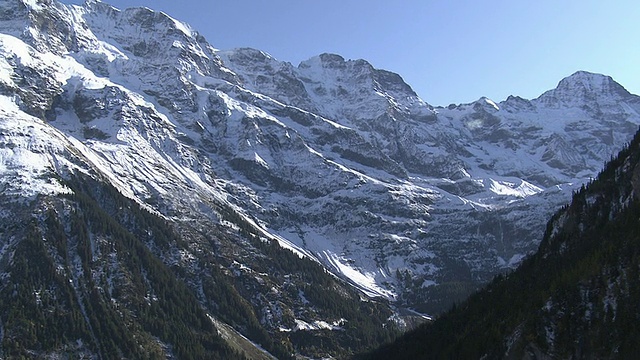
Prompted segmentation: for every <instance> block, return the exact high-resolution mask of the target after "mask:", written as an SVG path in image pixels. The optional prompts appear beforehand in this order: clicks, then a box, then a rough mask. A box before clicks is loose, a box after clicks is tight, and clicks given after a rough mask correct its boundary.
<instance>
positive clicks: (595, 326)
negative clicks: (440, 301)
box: [362, 135, 640, 359]
mask: <svg viewBox="0 0 640 360" xmlns="http://www.w3.org/2000/svg"><path fill="white" fill-rule="evenodd" d="M639 175H640V135H637V136H636V138H635V139H634V140H633V141H632V142H631V144H630V145H629V146H628V147H626V148H625V149H624V150H623V151H622V152H621V153H620V155H619V156H618V157H617V158H615V159H613V160H612V161H611V162H610V163H609V164H607V165H606V167H605V169H604V170H603V172H602V173H601V174H600V176H599V177H598V178H597V179H596V180H595V181H593V182H592V183H590V184H589V185H588V186H584V187H583V188H582V189H581V190H580V191H579V192H577V193H576V194H574V197H573V200H572V203H571V205H569V206H567V207H565V208H563V209H562V210H561V211H560V212H558V213H557V214H556V215H555V216H554V217H553V218H552V219H551V221H550V222H549V225H548V227H547V231H546V233H545V237H544V240H543V241H542V243H541V245H540V248H539V250H538V252H537V253H536V254H535V255H533V256H532V257H530V258H529V259H527V260H525V261H524V262H523V264H522V265H521V266H520V267H519V268H518V269H517V270H516V271H514V272H513V273H511V274H508V275H506V276H499V277H497V278H496V279H495V280H494V281H493V282H492V283H491V284H489V285H488V286H487V287H486V288H485V289H484V290H482V291H479V292H477V293H475V294H473V295H472V296H471V297H470V298H469V299H468V300H466V301H465V302H463V303H461V304H460V305H458V306H456V307H454V308H453V309H451V310H450V311H449V312H447V313H445V314H444V315H442V316H441V317H440V318H439V319H437V320H436V321H435V322H434V323H432V324H429V325H426V326H423V327H421V328H419V329H418V330H416V331H413V332H411V333H408V334H406V335H404V336H402V337H401V338H399V339H397V340H396V341H395V342H394V343H392V344H389V345H386V346H384V347H382V348H380V349H379V350H377V351H376V352H374V353H371V354H368V355H366V356H362V358H369V359H388V358H394V359H451V358H459V359H478V358H488V359H494V358H523V357H524V356H525V354H527V356H530V354H538V355H537V356H542V355H546V356H551V357H554V358H616V359H628V358H634V357H635V356H637V354H639V353H640V342H639V341H638V339H640V325H639V324H640V306H639V305H638V304H640V218H639V217H638V214H640V201H639V196H638V195H640V193H639V192H638V190H640V176H639Z"/></svg>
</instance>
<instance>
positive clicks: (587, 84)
mask: <svg viewBox="0 0 640 360" xmlns="http://www.w3.org/2000/svg"><path fill="white" fill-rule="evenodd" d="M629 96H631V94H630V93H629V92H628V91H627V90H626V89H625V88H624V87H623V86H622V85H620V84H618V83H617V82H616V81H615V80H613V79H612V78H611V77H610V76H607V75H602V74H597V73H591V72H588V71H577V72H575V73H573V74H572V75H570V76H568V77H566V78H564V79H562V80H560V82H559V83H558V86H556V88H555V89H553V90H549V91H547V92H545V93H544V94H542V95H541V96H540V97H539V98H538V100H541V101H542V102H545V103H557V102H562V103H568V102H572V103H573V102H584V101H588V102H594V101H596V102H600V101H601V100H600V99H607V98H611V99H623V98H626V97H629Z"/></svg>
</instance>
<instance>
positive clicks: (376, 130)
mask: <svg viewBox="0 0 640 360" xmlns="http://www.w3.org/2000/svg"><path fill="white" fill-rule="evenodd" d="M0 10H1V11H0V17H1V19H0V20H1V21H0V30H1V34H0V54H1V56H0V173H1V174H2V176H1V177H0V188H2V196H3V200H4V202H3V205H2V208H1V211H0V214H2V215H1V224H0V225H1V226H2V227H1V229H2V231H4V233H3V236H2V241H3V243H2V244H0V249H2V250H1V252H0V254H1V256H2V259H1V260H0V265H1V266H2V268H1V269H0V270H1V271H3V274H9V275H7V276H9V277H11V276H15V277H16V279H28V284H27V285H28V286H27V287H25V288H24V289H22V290H21V291H22V292H20V294H21V295H20V296H24V299H23V298H22V297H20V301H17V300H16V299H14V298H11V299H9V298H10V297H11V294H13V293H12V290H11V286H13V285H10V283H9V282H3V283H2V285H1V286H2V289H0V290H2V291H3V294H5V295H6V296H8V297H9V298H7V299H9V300H7V299H5V301H6V302H4V303H3V304H12V305H10V306H13V307H14V308H16V309H17V308H19V307H20V306H23V305H24V306H26V305H25V304H27V303H26V302H23V300H24V301H31V302H29V303H28V304H29V306H31V308H30V309H33V314H37V316H43V319H44V320H42V322H40V323H39V324H45V323H46V321H48V320H46V316H45V314H49V312H48V311H49V310H50V309H53V310H56V311H58V313H60V314H63V313H64V314H73V315H72V317H74V319H78V321H79V322H77V323H76V325H74V326H76V328H74V329H75V330H73V331H76V330H77V331H78V332H77V333H76V332H67V333H64V334H63V335H61V336H60V337H59V338H56V339H53V340H52V342H51V343H50V344H48V345H47V346H46V349H43V350H42V351H41V354H42V356H45V355H46V354H52V353H54V352H55V351H62V350H60V349H63V348H65V347H67V348H68V347H70V346H75V345H73V344H78V342H77V341H76V340H77V339H81V340H82V341H81V343H82V344H90V345H86V346H80V345H78V346H79V347H78V348H77V351H78V352H79V353H84V352H87V353H92V354H101V353H107V352H108V351H113V352H115V353H118V354H125V353H126V354H130V355H131V356H134V355H135V356H141V357H145V356H146V355H148V354H138V353H137V352H136V351H137V350H135V349H134V348H118V347H117V346H116V347H113V346H111V345H110V344H109V343H102V342H101V341H99V339H100V338H101V334H103V333H104V332H109V331H111V330H113V329H106V328H105V329H102V330H98V328H97V325H96V324H95V323H94V322H92V317H91V316H90V315H89V313H93V314H95V315H94V318H97V317H98V316H99V315H98V314H106V315H105V316H107V317H108V318H109V319H111V320H112V321H113V322H114V323H113V324H114V326H113V327H114V328H119V329H120V330H119V331H120V333H121V334H126V333H127V331H128V330H127V329H134V330H135V332H134V333H135V334H136V335H135V336H138V337H142V338H145V339H146V341H148V343H149V344H152V343H153V344H156V345H154V349H156V350H157V353H158V354H164V355H167V354H169V355H170V354H174V355H175V354H183V355H184V354H194V353H198V354H200V355H202V354H205V355H206V352H205V353H200V350H197V349H200V347H199V346H195V345H194V346H195V347H194V348H193V349H191V350H194V349H196V350H197V351H196V350H194V351H195V352H194V353H191V352H190V348H189V349H186V348H185V349H177V348H174V347H173V346H175V342H176V341H179V339H175V338H171V337H170V336H168V333H169V332H170V331H169V330H168V329H169V327H166V326H169V325H167V324H159V323H154V322H153V320H152V319H153V318H154V316H155V315H157V314H161V313H162V312H167V311H169V310H170V309H172V308H173V306H174V305H175V304H172V301H169V300H168V298H167V296H168V295H167V294H170V293H171V292H168V291H167V290H162V289H167V286H169V285H170V286H169V288H170V289H174V290H175V289H182V290H185V289H188V292H189V294H190V295H187V296H186V298H184V299H181V300H180V301H179V302H184V303H188V304H191V305H190V306H195V307H201V308H202V312H199V311H195V310H194V314H196V318H197V319H196V318H193V319H191V320H189V321H193V322H194V324H196V325H197V326H195V325H194V326H191V327H188V331H187V330H184V331H185V334H190V335H188V336H189V339H190V340H189V341H188V342H187V343H191V342H198V341H200V340H201V341H214V340H213V338H209V337H204V338H200V340H197V339H198V336H199V335H198V334H202V333H203V332H204V333H208V331H210V330H211V327H210V324H209V323H208V322H207V321H209V322H212V323H215V324H217V325H215V327H216V328H217V329H218V331H219V332H220V333H221V334H222V333H224V334H235V335H236V336H233V338H234V339H240V338H241V336H240V335H238V333H237V332H240V333H241V334H242V336H245V337H247V338H249V339H251V340H252V341H254V342H256V343H259V344H260V345H262V349H266V350H268V351H269V352H271V353H272V354H273V355H276V356H278V357H283V356H285V357H286V356H289V355H291V354H292V353H294V352H298V354H302V355H304V356H312V357H322V356H334V357H335V356H346V355H348V354H350V353H351V352H354V351H359V350H361V349H364V348H366V347H367V346H372V345H373V344H374V343H377V342H381V341H385V340H387V339H389V338H390V337H391V336H393V332H394V329H398V328H402V327H404V326H410V325H411V321H412V319H415V318H416V317H418V318H419V317H421V316H420V315H419V314H416V312H415V311H416V310H417V311H421V312H423V313H427V314H436V313H438V312H440V311H443V310H444V309H446V308H448V307H449V305H450V304H451V303H452V302H453V301H454V300H456V299H462V298H464V297H466V296H467V295H468V294H469V293H470V292H472V291H474V290H475V289H477V287H478V286H480V285H481V284H484V283H485V282H486V281H489V280H490V279H491V278H492V277H493V276H494V275H495V274H497V273H501V272H504V271H507V270H509V269H512V268H514V267H515V266H517V265H518V264H519V263H520V262H521V261H522V259H523V258H525V257H526V256H527V255H528V254H530V253H531V252H532V251H533V250H534V249H536V248H537V246H538V244H539V241H540V239H541V238H542V233H543V229H544V224H545V223H546V220H547V218H548V216H550V215H551V214H552V213H553V212H554V211H555V209H557V208H558V207H559V206H561V205H563V204H564V203H566V202H568V201H569V199H570V198H571V194H572V192H573V191H575V190H577V189H579V188H580V186H581V184H583V183H585V182H587V181H588V180H589V179H590V178H592V177H594V176H595V175H596V174H597V173H598V171H599V170H600V167H601V166H602V164H604V163H605V161H607V160H609V159H610V158H611V156H612V154H615V153H616V152H617V151H619V149H621V148H622V147H623V146H624V144H625V143H627V142H628V141H629V140H630V139H631V138H632V136H633V134H634V133H635V132H636V130H637V127H638V124H640V115H639V111H640V101H639V100H638V99H639V98H638V97H637V96H635V95H631V94H628V93H626V92H625V91H623V90H620V89H622V87H621V86H620V85H618V84H617V83H615V82H613V80H611V79H610V78H608V77H605V76H601V75H594V74H588V73H577V74H575V75H573V76H571V77H569V78H568V79H565V80H562V81H561V83H560V85H559V86H558V88H557V89H555V90H551V91H550V92H547V93H545V94H543V95H542V96H541V97H539V98H538V99H533V100H527V99H522V98H519V97H515V96H513V97H509V98H508V99H507V100H505V101H502V102H496V101H492V100H490V99H487V98H481V99H480V100H478V101H476V102H474V103H470V104H460V105H452V106H449V107H446V108H442V107H433V106H431V105H429V104H428V103H427V102H425V101H424V100H422V99H420V98H419V97H418V96H417V95H416V94H415V92H414V91H413V90H412V89H411V87H410V86H409V85H408V84H406V83H405V82H404V81H403V80H402V77H401V76H400V75H398V74H394V73H391V72H388V71H385V70H380V69H376V68H374V67H373V66H372V65H371V64H369V63H368V62H367V61H365V60H348V59H344V58H343V57H341V56H339V55H332V54H322V55H319V56H317V57H313V58H311V59H309V60H308V61H304V62H302V63H301V64H299V65H298V66H293V65H291V64H290V63H287V62H282V61H279V60H277V59H274V58H273V57H271V56H269V55H268V54H266V53H264V52H262V51H259V50H253V49H236V50H229V51H219V50H216V49H215V48H214V47H213V46H212V45H211V44H209V43H208V42H207V41H206V39H205V38H204V37H203V36H201V35H200V34H198V33H197V31H195V30H194V29H191V28H190V27H189V26H188V25H186V24H184V23H182V22H180V21H178V20H176V19H173V18H172V17H170V16H169V15H167V14H164V13H160V12H155V11H153V10H151V9H146V8H132V9H126V10H120V9H116V8H114V7H112V6H109V5H108V4H106V3H102V2H98V1H90V2H87V3H85V5H83V6H67V5H63V4H60V3H58V2H55V1H34V0H30V1H26V0H25V1H18V0H0ZM583 78H584V79H583ZM581 79H582V80H581ZM598 79H600V80H598ZM587 89H590V90H589V91H587ZM599 89H602V91H600V90H599ZM605 90H606V91H605ZM572 92H573V95H572ZM12 214H20V216H14V215H12ZM107 219H108V220H107ZM27 223H28V224H31V225H30V227H29V228H28V229H29V232H25V231H23V230H22V229H23V228H22V225H21V224H27ZM116 224H117V225H116ZM151 225H153V226H151ZM83 229H84V230H83ZM109 229H118V230H109ZM77 234H84V235H82V236H80V235H77ZM114 234H117V235H118V236H115V235H114ZM127 234H128V235H127ZM160 234H171V236H169V237H168V238H165V237H163V236H161V235H160ZM53 235H55V237H51V236H53ZM133 239H138V240H139V241H140V242H138V241H134V240H133ZM25 240H29V241H27V242H24V241H25ZM87 241H88V242H87ZM20 244H23V245H20ZM24 244H28V246H27V245H24ZM34 244H39V245H38V247H37V249H40V250H38V251H39V252H38V254H37V256H36V255H33V254H32V253H29V252H28V251H27V249H28V248H30V247H32V245H34ZM25 247H26V248H27V249H25ZM18 248H20V249H22V250H20V251H17V249H18ZM283 249H285V250H283ZM16 254H17V255H16ZM128 254H138V255H139V256H138V257H141V258H142V259H147V260H144V264H142V265H141V264H140V263H138V261H139V260H140V259H136V258H135V257H134V258H129V257H128ZM29 256H31V258H29ZM18 257H27V258H26V259H23V260H24V261H26V263H25V264H26V265H24V266H27V267H31V266H34V262H35V261H36V260H34V259H36V258H38V259H39V257H43V258H46V259H47V261H48V262H47V264H49V265H47V266H48V267H47V268H46V269H45V270H47V271H48V270H50V269H54V273H55V274H56V275H55V276H57V277H56V278H55V279H51V278H48V277H46V276H45V275H42V276H44V277H42V278H40V277H39V276H40V275H38V274H46V273H47V271H44V270H43V271H42V272H36V273H31V272H24V271H23V270H24V267H21V268H15V267H14V265H15V264H22V263H21V262H19V261H18ZM150 259H154V260H150ZM20 261H22V260H20ZM140 261H142V260H140ZM43 263H44V262H43ZM16 266H17V265H16ZM21 266H22V265H21ZM42 269H44V268H42ZM55 269H57V270H55ZM155 270H157V271H158V272H159V274H163V275H161V276H162V279H157V278H150V277H149V276H148V274H149V272H151V271H155ZM328 274H332V275H335V277H334V276H332V275H328ZM47 276H48V275H47ZM159 276H160V275H159ZM169 278H170V279H173V280H169ZM38 279H40V280H38ZM36 280H37V281H36ZM41 280H42V281H41ZM54 280H55V281H54ZM116 280H117V281H116ZM25 281H26V280H25ZM114 281H115V283H114ZM157 281H160V283H157ZM11 284H14V285H15V284H18V282H11ZM62 284H64V286H63V285H62ZM159 284H161V285H159ZM176 284H183V285H184V286H185V287H182V286H183V285H176ZM174 285H175V286H174ZM214 285H215V286H214ZM176 286H177V287H176ZM49 290H51V291H53V292H51V293H47V291H49ZM182 290H180V291H182ZM214 290H215V291H214ZM185 291H186V290H185ZM35 294H40V295H37V296H36V295H35ZM42 294H51V296H50V297H48V298H47V299H48V300H47V301H51V303H55V302H54V301H53V300H52V299H60V298H61V297H63V296H64V297H65V298H68V299H72V300H69V301H68V302H67V303H65V304H67V305H68V306H67V307H61V308H56V307H55V306H54V307H53V308H45V307H38V306H39V304H40V303H39V302H38V301H40V300H38V299H43V298H42ZM38 296H39V297H38ZM69 296H71V297H69ZM74 297H75V298H74ZM112 298H113V299H114V300H113V301H112V300H111V299H112ZM155 298H158V299H160V298H162V299H163V301H164V302H162V303H161V304H160V303H158V304H157V305H158V306H160V305H162V306H160V307H159V308H153V309H154V310H153V311H154V312H153V314H154V316H147V315H149V314H151V313H149V312H142V310H141V309H151V308H147V307H145V306H143V305H144V304H155V302H154V301H155V300H154V299H155ZM73 299H75V300H73ZM372 299H374V300H372ZM32 300H33V301H32ZM89 300H91V301H89ZM165 300H166V301H165ZM361 300H366V301H361ZM89 303H90V305H91V307H89ZM47 304H48V303H47ZM234 304H235V305H237V304H240V305H237V307H236V309H237V308H240V309H242V310H241V311H239V310H238V311H234V310H233V309H234ZM7 306H9V305H7ZM43 309H44V310H43ZM47 309H49V310H47ZM100 309H102V310H100ZM123 309H125V310H126V311H125V310H123ZM99 310H100V311H103V312H102V313H99V312H98V311H99ZM65 311H66V312H65ZM363 313H367V314H376V316H373V317H371V316H365V317H363V316H361V315H362V314H363ZM406 314H411V316H408V317H407V316H404V315H406ZM18 315H20V316H18ZM80 315H82V316H80ZM85 315H86V316H85ZM121 315H122V316H121ZM34 316H35V315H34ZM70 316H71V315H70ZM208 316H211V317H212V318H213V320H207V319H209V317H208ZM24 318H25V316H24V314H17V313H16V316H15V317H12V318H11V319H9V317H8V315H6V316H5V317H4V318H2V324H4V325H3V329H4V330H3V331H4V332H2V333H3V334H5V335H4V339H18V338H20V337H21V336H22V334H24V333H29V332H30V331H31V330H29V328H28V327H25V326H27V325H25V324H24V323H21V322H20V321H21V320H20V319H24ZM57 319H58V320H60V319H62V318H57ZM82 319H85V320H82ZM87 319H88V320H87ZM116 319H120V320H117V321H116ZM122 319H125V320H122ZM135 319H139V320H135ZM185 319H186V318H185ZM56 321H57V320H56ZM60 321H62V320H60ZM83 321H84V322H83ZM21 324H22V325H21ZM47 324H49V323H47ZM81 324H83V325H81ZM127 324H128V325H127ZM23 325H24V326H23ZM183 325H184V326H187V325H185V324H182V325H180V326H183ZM43 326H44V325H43ZM127 326H128V327H127ZM171 329H173V328H171ZM185 329H187V328H185ZM222 329H226V330H224V331H223V330H222ZM125 330H127V331H125ZM69 331H71V330H69ZM114 331H115V330H114ZM171 331H173V330H171ZM225 331H227V332H225ZM77 334H81V335H77ZM345 334H346V336H344V335H345ZM76 335H77V336H76ZM123 336H124V335H123ZM230 336H231V335H230ZM65 339H66V340H65ZM7 341H10V340H7ZM11 341H13V340H11ZM238 341H240V340H238ZM241 343H242V344H244V345H246V346H244V345H243V346H240V348H241V349H239V348H238V346H235V347H234V346H232V349H231V350H230V349H228V348H227V347H225V345H221V346H220V347H219V350H220V351H221V354H222V353H225V352H229V353H230V351H235V352H238V353H239V354H245V352H246V351H251V354H254V353H255V351H256V347H255V346H253V347H252V346H251V345H247V344H246V342H242V341H241ZM12 344H13V345H12V346H14V347H13V348H12V349H13V350H12V351H15V352H14V353H15V354H26V353H29V352H30V351H35V348H33V347H32V346H36V345H37V344H36V343H35V340H34V341H32V342H31V343H29V344H30V345H28V344H26V343H25V344H22V345H21V344H19V343H16V342H12ZM34 344H36V345H34ZM200 344H201V345H202V343H200ZM236 345H237V344H236ZM249 349H250V350H249ZM294 349H295V350H294ZM349 349H350V350H349ZM107 350H108V351H107ZM38 351H40V350H38ZM203 351H204V350H203ZM14 353H12V354H14ZM258 353H260V354H261V355H260V356H268V355H265V353H264V352H263V351H261V350H259V349H258ZM136 354H137V355H136ZM251 354H249V355H248V356H249V357H250V356H253V355H251ZM245 355H246V354H245ZM105 356H106V355H105Z"/></svg>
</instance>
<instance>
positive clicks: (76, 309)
mask: <svg viewBox="0 0 640 360" xmlns="http://www.w3.org/2000/svg"><path fill="white" fill-rule="evenodd" d="M78 181H79V180H78ZM79 183H80V182H79ZM69 184H70V185H71V186H74V184H73V183H69ZM75 185H77V184H75ZM74 189H75V193H74V195H70V196H68V198H67V199H66V200H62V199H40V200H39V205H38V206H39V207H42V208H45V209H47V210H46V211H45V213H44V214H43V215H42V216H40V219H41V220H37V219H34V220H31V221H30V222H29V223H28V224H26V228H27V229H26V231H25V232H24V234H25V235H24V236H23V237H22V239H20V241H19V242H17V244H16V246H15V251H14V253H13V256H12V258H13V262H12V263H11V264H9V266H8V268H6V269H4V270H5V271H7V273H8V276H7V277H6V279H7V280H6V281H3V283H2V288H1V290H0V308H2V309H3V311H2V314H1V315H0V316H1V320H2V325H3V327H4V328H3V330H4V338H3V339H2V347H1V350H2V353H3V355H5V356H8V357H11V358H13V357H21V356H27V357H32V356H33V355H34V354H42V355H43V356H44V355H45V354H53V353H58V354H61V353H66V354H75V355H73V356H72V357H76V356H78V357H79V356H80V354H85V355H87V354H99V356H100V357H102V358H129V359H152V358H158V359H159V358H165V357H166V354H165V351H166V350H165V349H163V346H165V345H166V346H168V347H167V349H169V350H170V352H171V353H172V354H174V355H175V356H177V357H178V358H185V359H187V358H220V359H234V358H242V356H240V355H239V354H237V353H236V352H235V351H234V350H232V349H231V348H230V347H229V346H228V345H227V344H226V343H225V341H224V340H222V339H221V338H220V337H219V336H218V334H217V330H216V328H215V326H214V325H213V323H212V322H211V320H210V319H209V318H208V317H207V315H206V313H205V311H204V309H203V308H202V306H201V305H200V303H199V302H198V300H197V299H196V298H195V297H194V296H193V295H192V292H191V291H190V289H189V288H187V287H186V286H185V285H184V283H182V282H181V281H179V280H177V278H176V277H175V275H174V274H173V273H172V272H171V271H170V270H169V269H168V268H167V267H166V266H165V265H164V264H163V263H162V262H161V261H160V260H159V259H158V258H157V257H155V256H154V255H153V254H152V253H151V252H150V251H149V250H148V249H147V247H146V245H145V244H144V243H143V242H141V241H140V240H139V239H138V238H137V237H135V236H134V235H133V234H132V233H131V232H129V231H128V230H127V229H125V228H124V227H123V226H122V225H120V224H119V223H118V222H116V221H115V220H114V219H113V218H112V217H111V216H110V215H109V214H107V213H105V212H104V211H103V210H102V209H101V208H100V207H99V206H98V205H97V203H96V202H95V201H94V200H93V199H92V198H91V197H89V196H87V195H86V194H85V193H83V192H82V191H81V189H80V188H79V187H77V186H74ZM65 224H66V226H68V228H66V229H65ZM151 228H153V227H151ZM170 234H171V233H169V236H171V235H170ZM162 344H165V345H162Z"/></svg>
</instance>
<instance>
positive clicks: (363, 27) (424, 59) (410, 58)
mask: <svg viewBox="0 0 640 360" xmlns="http://www.w3.org/2000/svg"><path fill="white" fill-rule="evenodd" d="M63 2H65V3H76V4H78V3H82V2H83V1H82V0H63ZM104 2H106V3H109V4H112V5H114V6H115V7H118V8H127V7H132V6H147V7H149V8H152V9H154V10H161V11H164V12H165V13H167V14H169V15H171V16H172V17H174V18H176V19H178V20H181V21H183V22H186V23H188V24H190V25H191V27H192V28H193V29H194V30H197V31H198V32H200V33H201V34H202V35H204V36H205V37H206V38H207V40H208V41H209V42H210V43H211V44H212V45H213V46H214V47H216V48H218V49H231V48H236V47H253V48H257V49H260V50H263V51H265V52H267V53H269V54H271V55H272V56H274V57H275V58H277V59H279V60H283V61H288V62H291V63H292V64H294V65H297V64H298V63H299V62H300V61H302V60H306V59H308V58H310V57H312V56H315V55H318V54H320V53H323V52H330V53H336V54H340V55H342V56H343V57H345V58H347V59H365V60H367V61H369V62H370V63H371V64H372V65H373V66H374V67H376V68H380V69H386V70H390V71H393V72H396V73H399V74H400V75H401V76H402V77H403V78H404V80H405V81H406V82H407V83H408V84H409V85H411V87H413V89H414V90H415V91H416V92H417V93H418V95H420V97H422V98H423V100H425V101H427V102H428V103H430V104H432V105H448V104H450V103H465V102H471V101H474V100H476V99H478V98H479V97H481V96H487V97H489V98H491V99H493V100H495V101H501V100H504V99H506V97H507V96H509V95H519V96H522V97H524V98H529V99H531V98H535V97H537V96H538V95H540V94H541V93H542V92H544V91H546V90H549V89H551V88H554V87H555V86H556V85H557V83H558V81H560V80H561V79H562V78H563V77H565V76H568V75H571V74H572V73H573V72H575V71H577V70H587V71H592V72H597V73H602V74H606V75H610V76H612V77H613V78H614V79H615V80H616V81H618V82H619V83H621V84H622V85H623V86H624V87H626V88H627V90H629V91H631V92H632V93H635V94H640V1H638V0H611V1H604V0H598V1H597V0H566V1H564V0H535V1H520V0H516V1H513V0H511V1H501V0H496V1H473V0H467V1H463V0H405V1H389V0H385V1H383V0H366V1H365V0H359V1H355V0H323V1H311V0H268V1H267V0H224V1H220V0H209V1H204V0H181V1H175V0H128V1H124V0H107V1H104Z"/></svg>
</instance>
